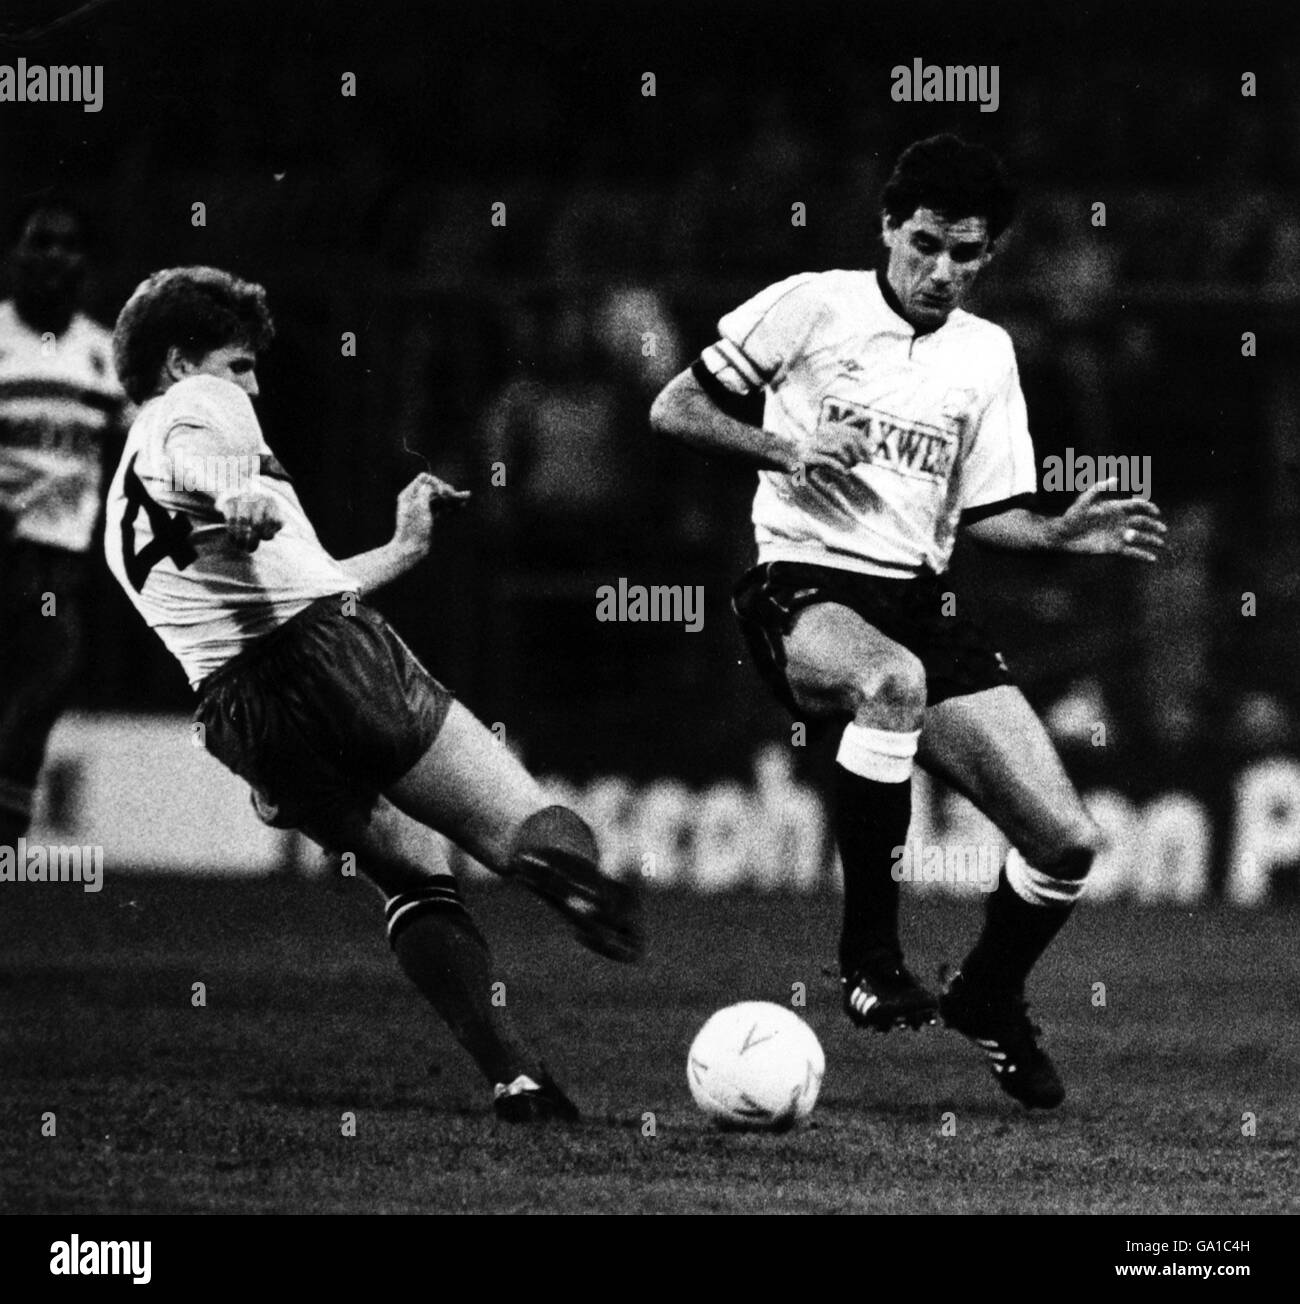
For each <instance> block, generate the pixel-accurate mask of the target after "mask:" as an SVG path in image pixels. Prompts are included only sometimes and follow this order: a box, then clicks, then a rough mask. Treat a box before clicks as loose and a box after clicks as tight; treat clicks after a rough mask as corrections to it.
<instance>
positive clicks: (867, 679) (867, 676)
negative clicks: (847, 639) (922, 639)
mask: <svg viewBox="0 0 1300 1304" xmlns="http://www.w3.org/2000/svg"><path fill="white" fill-rule="evenodd" d="M851 699H852V708H853V717H854V719H855V720H856V721H857V723H858V724H864V725H869V726H874V727H875V728H884V729H915V728H917V727H918V726H919V724H920V722H921V717H922V715H923V714H924V713H925V668H924V667H923V666H922V665H921V662H920V660H919V659H918V658H916V657H913V656H908V657H897V658H893V659H891V660H889V661H887V662H885V663H883V664H881V665H876V666H872V667H869V668H867V669H865V670H864V671H863V672H862V673H861V674H860V675H859V676H858V677H857V678H856V679H855V680H854V682H853V685H852V688H851Z"/></svg>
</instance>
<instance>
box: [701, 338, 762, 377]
mask: <svg viewBox="0 0 1300 1304" xmlns="http://www.w3.org/2000/svg"><path fill="white" fill-rule="evenodd" d="M713 347H714V348H715V349H717V351H718V352H719V353H720V354H721V355H722V357H723V358H724V359H725V360H726V361H727V362H728V363H730V364H731V366H733V367H734V368H735V369H736V370H737V371H738V372H739V373H740V374H741V375H742V376H743V377H744V378H745V381H746V383H747V384H748V386H749V387H750V388H751V389H755V388H757V387H758V386H759V385H765V384H767V382H768V381H769V380H770V379H771V377H770V376H768V375H765V374H764V373H763V371H762V369H761V368H760V367H758V366H756V365H755V364H754V361H753V359H752V358H750V357H748V356H747V355H746V354H745V352H744V350H743V349H741V348H740V346H739V345H738V344H733V343H732V342H731V341H730V340H729V339H725V338H724V339H720V340H719V341H718V342H717V343H716V344H715V345H714V346H713Z"/></svg>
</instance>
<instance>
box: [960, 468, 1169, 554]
mask: <svg viewBox="0 0 1300 1304" xmlns="http://www.w3.org/2000/svg"><path fill="white" fill-rule="evenodd" d="M1116 483H1117V482H1116V481H1115V480H1104V481H1102V482H1101V483H1100V484H1095V485H1093V486H1092V487H1091V488H1090V489H1085V490H1084V491H1083V493H1081V494H1080V495H1079V496H1078V498H1076V499H1075V500H1074V502H1073V503H1072V504H1071V505H1070V507H1069V509H1068V510H1067V511H1066V512H1065V513H1064V514H1063V515H1061V516H1043V515H1041V514H1040V513H1038V512H1032V511H1029V510H1028V509H1027V508H1024V507H1009V508H1008V510H1006V511H1004V512H999V513H997V514H996V515H986V516H982V517H980V519H978V520H966V521H964V522H963V528H964V531H965V533H966V534H968V535H969V536H970V537H971V538H973V539H976V540H978V541H979V542H980V543H985V544H990V545H992V546H993V547H996V548H1010V549H1016V550H1028V551H1055V552H1087V553H1113V554H1118V555H1120V556H1123V557H1136V558H1138V559H1139V560H1141V561H1157V560H1158V559H1159V556H1160V552H1161V550H1162V549H1163V548H1164V546H1165V534H1166V531H1167V528H1168V527H1167V526H1166V525H1165V523H1164V521H1162V520H1161V519H1160V509H1159V508H1158V507H1157V506H1156V505H1155V503H1153V502H1149V501H1148V500H1147V499H1145V498H1119V499H1111V500H1108V501H1106V502H1098V501H1097V499H1098V498H1099V496H1100V495H1101V494H1103V493H1107V492H1109V491H1110V490H1113V489H1114V488H1115V486H1116Z"/></svg>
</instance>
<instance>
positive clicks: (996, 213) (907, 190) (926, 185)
mask: <svg viewBox="0 0 1300 1304" xmlns="http://www.w3.org/2000/svg"><path fill="white" fill-rule="evenodd" d="M881 201H882V205H883V207H884V210H885V213H886V215H887V216H888V218H889V225H890V226H900V225H902V223H904V222H906V221H907V219H908V218H909V217H911V216H912V214H913V213H915V212H916V210H917V209H918V208H929V209H933V210H934V212H936V213H938V214H939V215H940V216H941V217H945V218H947V219H948V221H950V222H955V221H957V220H958V219H960V218H963V217H982V218H984V220H985V221H986V222H987V223H988V227H989V240H990V241H993V240H996V239H997V238H998V236H1000V235H1001V234H1002V232H1003V231H1005V230H1006V229H1007V227H1008V226H1010V225H1011V218H1012V215H1013V214H1014V212H1015V206H1016V192H1015V188H1014V187H1013V186H1012V184H1011V178H1010V177H1009V176H1008V175H1007V170H1006V168H1005V167H1004V166H1003V164H1002V160H1001V159H1000V158H998V156H997V155H996V154H995V153H994V152H993V151H992V150H991V149H988V148H986V147H985V146H983V145H971V144H968V143H967V142H966V141H964V140H962V139H961V138H960V137H958V136H952V135H943V136H931V137H929V138H928V139H927V140H918V141H916V142H915V143H914V144H912V145H909V146H908V147H907V148H906V149H905V150H904V151H903V152H902V154H900V155H899V158H898V162H897V163H896V164H895V165H894V173H893V175H892V176H891V177H890V178H889V180H888V181H887V182H886V183H885V189H884V192H883V194H882V196H881Z"/></svg>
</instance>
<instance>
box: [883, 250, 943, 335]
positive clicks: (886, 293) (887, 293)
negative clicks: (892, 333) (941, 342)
mask: <svg viewBox="0 0 1300 1304" xmlns="http://www.w3.org/2000/svg"><path fill="white" fill-rule="evenodd" d="M876 284H877V285H878V286H880V295H881V297H882V298H883V299H884V301H885V303H886V305H887V306H888V308H889V310H890V312H892V313H893V314H894V316H896V317H898V318H900V319H901V320H902V322H903V324H904V325H905V326H906V327H907V329H908V330H910V331H911V332H912V338H913V339H914V340H919V339H920V338H921V337H922V336H923V335H933V334H934V333H935V331H938V330H942V329H943V328H944V327H945V326H946V325H947V324H948V323H947V322H946V321H942V322H940V323H939V325H938V326H930V327H928V328H927V329H925V330H922V329H921V328H920V327H919V326H913V325H912V323H911V322H910V321H908V320H907V315H906V314H905V313H904V312H903V305H902V302H901V301H900V300H899V297H898V295H896V294H895V293H894V287H893V286H892V285H890V283H889V277H888V276H886V275H885V269H884V268H883V267H877V268H876Z"/></svg>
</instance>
